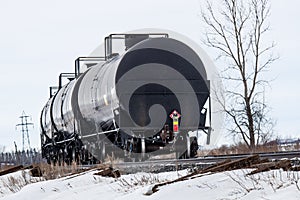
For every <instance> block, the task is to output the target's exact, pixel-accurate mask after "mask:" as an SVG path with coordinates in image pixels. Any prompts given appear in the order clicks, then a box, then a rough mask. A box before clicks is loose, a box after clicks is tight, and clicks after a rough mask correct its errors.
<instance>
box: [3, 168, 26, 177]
mask: <svg viewBox="0 0 300 200" xmlns="http://www.w3.org/2000/svg"><path fill="white" fill-rule="evenodd" d="M21 169H23V165H17V166H13V167H10V168H8V169H5V170H3V171H0V176H3V175H6V174H10V173H13V172H16V171H19V170H21Z"/></svg>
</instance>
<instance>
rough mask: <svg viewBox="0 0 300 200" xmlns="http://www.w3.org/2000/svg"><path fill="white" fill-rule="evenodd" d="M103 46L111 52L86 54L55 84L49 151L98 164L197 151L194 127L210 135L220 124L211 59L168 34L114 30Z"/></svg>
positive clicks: (44, 135)
mask: <svg viewBox="0 0 300 200" xmlns="http://www.w3.org/2000/svg"><path fill="white" fill-rule="evenodd" d="M116 41H118V42H119V41H121V45H120V44H119V47H118V48H119V49H122V51H121V52H115V51H114V47H115V46H114V45H115V44H116ZM103 48H104V49H103V50H104V55H97V56H94V55H93V56H90V57H81V58H78V59H77V60H76V61H75V73H62V74H61V75H60V77H59V86H58V87H51V88H50V99H49V100H48V102H47V103H46V105H45V107H44V108H43V110H42V113H41V120H40V121H41V130H42V131H41V144H42V155H43V157H44V158H46V159H47V161H48V162H66V163H71V162H73V161H76V162H82V163H97V162H101V161H103V160H104V159H105V158H106V157H107V156H113V157H119V158H123V159H124V160H142V159H147V158H149V157H152V156H155V155H162V154H170V153H174V154H175V155H176V157H177V158H186V157H193V156H195V154H196V153H197V150H198V143H197V138H195V137H190V134H189V133H190V132H191V131H199V130H200V131H202V132H203V133H205V134H206V135H207V138H208V142H209V138H210V133H211V130H212V129H211V114H210V113H211V100H210V99H211V97H210V80H208V76H207V72H206V69H207V68H209V67H210V66H204V64H203V61H202V60H201V58H200V56H199V54H197V53H196V52H195V51H194V50H193V49H192V48H191V47H190V46H188V45H187V44H185V43H183V42H181V41H179V40H177V39H176V38H171V37H170V36H169V34H167V33H138V34H132V33H128V34H111V35H109V36H108V37H106V38H105V41H104V47H103ZM100 56H101V57H100ZM65 78H68V80H69V82H68V83H67V84H65V85H62V79H65ZM174 111H175V114H177V113H178V115H179V116H178V117H177V121H178V122H176V123H177V124H178V125H177V127H178V130H177V128H176V130H174V126H175V125H176V124H175V121H174V118H173V119H172V118H171V117H173V115H172V113H174ZM176 116H177V115H176Z"/></svg>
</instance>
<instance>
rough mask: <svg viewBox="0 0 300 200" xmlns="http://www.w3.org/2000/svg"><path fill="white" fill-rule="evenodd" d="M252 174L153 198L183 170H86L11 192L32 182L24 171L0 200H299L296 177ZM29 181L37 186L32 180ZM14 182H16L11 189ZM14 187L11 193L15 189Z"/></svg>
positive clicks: (194, 183)
mask: <svg viewBox="0 0 300 200" xmlns="http://www.w3.org/2000/svg"><path fill="white" fill-rule="evenodd" d="M250 171H251V170H235V171H230V172H222V173H217V174H209V175H203V176H201V177H198V178H194V179H190V180H188V181H181V182H177V183H173V184H169V185H165V186H161V187H159V188H158V189H159V191H157V192H155V193H153V194H152V195H149V196H147V195H144V194H145V193H146V192H147V191H148V190H149V189H151V188H152V186H153V185H154V184H155V183H159V182H164V181H167V180H174V179H176V178H178V177H181V176H183V175H186V174H187V173H188V172H187V171H179V172H165V173H160V174H150V173H137V174H130V175H122V176H121V177H120V178H118V179H114V178H104V177H101V176H96V175H93V174H94V173H95V172H93V171H91V172H88V173H85V174H82V175H80V176H69V177H64V178H60V179H56V180H49V181H41V180H40V182H36V183H32V184H29V185H26V186H25V187H23V188H22V189H21V190H20V191H19V192H16V193H12V191H11V190H12V188H13V186H12V185H11V186H10V187H9V188H10V189H7V188H6V186H7V185H9V184H8V182H7V181H9V177H12V176H13V177H14V179H20V180H21V181H20V182H21V183H25V182H26V181H27V182H29V180H30V179H31V178H32V177H28V176H29V175H28V172H26V171H25V172H17V173H14V174H11V175H6V176H2V177H0V199H1V200H35V199H36V200H40V199H43V200H54V199H64V200H81V199H83V200H93V199H105V200H106V199H117V200H134V199H142V200H143V199H147V200H154V199H155V200H157V199H160V200H161V199H172V200H177V199H178V200H185V199H189V200H190V199H220V200H221V199H249V200H250V199H251V200H254V199H272V200H273V199H274V200H277V199H278V200H282V198H285V199H289V200H290V199H300V189H299V187H300V172H285V171H282V170H274V171H270V172H264V173H260V174H256V175H252V176H247V175H246V174H247V173H248V172H250ZM33 181H38V180H37V179H34V180H33ZM16 183H17V182H15V184H16ZM18 187H19V186H18V184H16V188H15V190H18Z"/></svg>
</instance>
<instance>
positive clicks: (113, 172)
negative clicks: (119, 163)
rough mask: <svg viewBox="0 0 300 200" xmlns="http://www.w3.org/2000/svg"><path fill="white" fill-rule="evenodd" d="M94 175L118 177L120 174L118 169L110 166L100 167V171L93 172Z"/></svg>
mask: <svg viewBox="0 0 300 200" xmlns="http://www.w3.org/2000/svg"><path fill="white" fill-rule="evenodd" d="M94 175H98V176H104V177H113V178H119V177H120V176H121V173H120V172H119V170H114V169H113V168H111V167H108V168H105V169H102V170H101V171H99V172H97V173H94Z"/></svg>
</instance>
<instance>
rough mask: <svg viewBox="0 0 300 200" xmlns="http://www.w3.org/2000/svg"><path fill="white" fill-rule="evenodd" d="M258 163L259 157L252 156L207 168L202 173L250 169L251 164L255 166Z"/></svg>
mask: <svg viewBox="0 0 300 200" xmlns="http://www.w3.org/2000/svg"><path fill="white" fill-rule="evenodd" d="M259 162H260V158H259V155H253V156H249V157H246V158H241V159H238V160H234V161H231V162H228V163H224V164H222V165H219V166H215V167H212V168H209V169H207V170H202V171H201V172H202V173H206V172H222V171H228V170H235V169H242V168H247V167H250V166H251V165H252V164H256V163H259Z"/></svg>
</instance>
